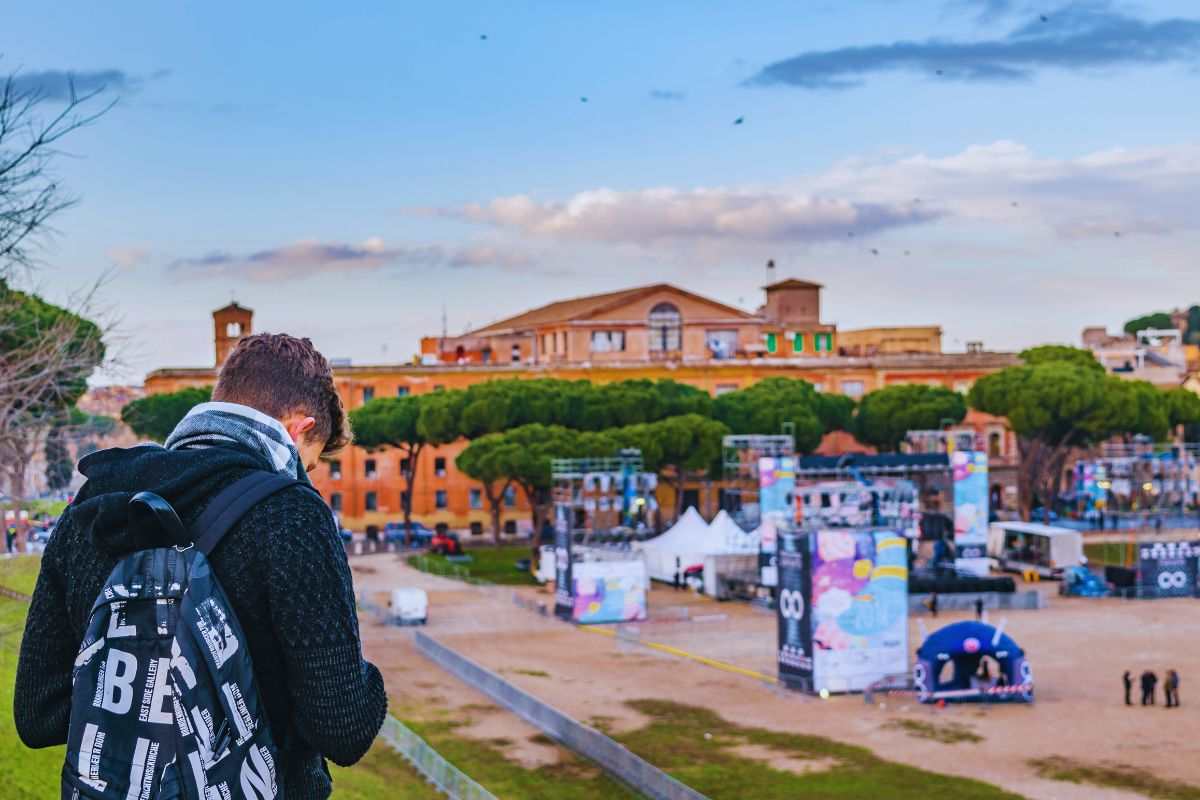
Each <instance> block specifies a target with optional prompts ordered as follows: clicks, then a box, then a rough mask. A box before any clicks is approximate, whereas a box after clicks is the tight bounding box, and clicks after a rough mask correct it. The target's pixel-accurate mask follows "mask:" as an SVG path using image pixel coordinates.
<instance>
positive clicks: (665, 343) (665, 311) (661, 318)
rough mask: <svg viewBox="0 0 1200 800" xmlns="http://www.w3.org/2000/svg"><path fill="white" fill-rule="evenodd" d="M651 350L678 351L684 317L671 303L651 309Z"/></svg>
mask: <svg viewBox="0 0 1200 800" xmlns="http://www.w3.org/2000/svg"><path fill="white" fill-rule="evenodd" d="M649 325H650V349H651V350H678V349H679V346H680V340H681V338H682V330H683V317H682V316H680V314H679V309H678V308H676V307H675V306H674V305H673V304H671V303H659V304H658V305H656V306H655V307H654V308H652V309H650V318H649Z"/></svg>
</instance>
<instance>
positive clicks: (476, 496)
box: [467, 489, 483, 508]
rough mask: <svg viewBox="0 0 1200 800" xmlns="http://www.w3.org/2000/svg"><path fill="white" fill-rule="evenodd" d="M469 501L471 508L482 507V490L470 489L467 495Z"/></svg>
mask: <svg viewBox="0 0 1200 800" xmlns="http://www.w3.org/2000/svg"><path fill="white" fill-rule="evenodd" d="M467 497H468V499H469V500H470V503H471V508H483V491H482V490H480V489H472V490H471V491H470V493H469V494H468V495H467Z"/></svg>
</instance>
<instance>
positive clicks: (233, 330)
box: [225, 322, 242, 339]
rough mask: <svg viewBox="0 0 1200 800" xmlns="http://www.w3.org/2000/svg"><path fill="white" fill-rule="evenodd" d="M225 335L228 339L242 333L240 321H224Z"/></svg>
mask: <svg viewBox="0 0 1200 800" xmlns="http://www.w3.org/2000/svg"><path fill="white" fill-rule="evenodd" d="M225 335H226V336H228V337H229V338H230V339H236V338H238V337H239V336H241V335H242V323H240V322H227V323H225Z"/></svg>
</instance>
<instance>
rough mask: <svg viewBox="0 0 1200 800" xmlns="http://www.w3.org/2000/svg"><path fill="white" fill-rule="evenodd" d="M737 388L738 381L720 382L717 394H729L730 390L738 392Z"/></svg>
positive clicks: (718, 395)
mask: <svg viewBox="0 0 1200 800" xmlns="http://www.w3.org/2000/svg"><path fill="white" fill-rule="evenodd" d="M737 390H738V385H737V384H736V383H718V384H717V390H716V396H717V397H720V396H721V395H723V394H729V393H730V392H736V391H737Z"/></svg>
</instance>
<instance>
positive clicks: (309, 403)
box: [212, 333, 351, 456]
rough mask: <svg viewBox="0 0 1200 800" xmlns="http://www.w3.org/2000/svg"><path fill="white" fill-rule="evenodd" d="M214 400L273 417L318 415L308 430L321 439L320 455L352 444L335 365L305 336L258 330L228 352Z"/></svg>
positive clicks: (334, 451)
mask: <svg viewBox="0 0 1200 800" xmlns="http://www.w3.org/2000/svg"><path fill="white" fill-rule="evenodd" d="M212 398H213V400H220V401H223V402H227V403H241V404H242V405H246V406H250V407H251V408H254V409H257V410H259V411H261V412H263V413H264V414H268V415H270V416H272V417H275V418H276V419H283V418H284V417H286V416H288V415H289V414H297V413H299V414H304V415H305V416H309V417H312V418H313V419H314V420H316V424H315V425H314V426H313V427H312V429H311V430H310V432H309V434H308V435H309V436H311V437H312V438H313V439H316V440H319V441H324V442H325V446H324V448H322V451H321V454H322V455H326V456H329V455H333V454H334V453H336V452H338V451H339V450H341V449H343V448H344V447H346V446H347V445H348V444H350V440H351V433H350V421H349V420H348V419H347V418H346V409H345V407H343V406H342V398H341V397H340V396H339V395H338V393H337V388H336V387H335V386H334V383H333V369H332V368H331V367H330V366H329V362H328V361H327V360H326V359H325V356H323V355H321V354H320V352H318V351H317V348H315V347H313V343H312V341H311V340H309V339H298V338H296V337H295V336H289V335H287V334H286V333H256V334H254V335H253V336H247V337H246V338H244V339H242V340H241V341H240V342H238V344H237V347H235V348H234V349H233V352H232V353H230V354H229V358H228V359H226V361H225V364H224V366H222V367H221V372H220V374H219V375H217V385H216V386H215V387H214V388H213V393H212Z"/></svg>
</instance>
